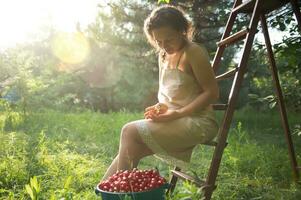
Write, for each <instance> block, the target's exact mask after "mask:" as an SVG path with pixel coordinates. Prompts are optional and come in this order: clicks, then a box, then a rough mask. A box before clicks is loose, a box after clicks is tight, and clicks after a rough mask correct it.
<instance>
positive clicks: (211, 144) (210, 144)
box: [204, 141, 217, 146]
mask: <svg viewBox="0 0 301 200" xmlns="http://www.w3.org/2000/svg"><path fill="white" fill-rule="evenodd" d="M204 145H208V146H217V142H216V141H210V142H207V143H204Z"/></svg>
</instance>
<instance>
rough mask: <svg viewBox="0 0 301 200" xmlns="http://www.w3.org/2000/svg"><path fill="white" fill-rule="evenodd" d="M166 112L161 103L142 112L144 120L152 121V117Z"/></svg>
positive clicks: (166, 108) (165, 106) (166, 107)
mask: <svg viewBox="0 0 301 200" xmlns="http://www.w3.org/2000/svg"><path fill="white" fill-rule="evenodd" d="M167 110H168V106H167V105H165V104H163V103H157V104H156V105H153V106H150V107H147V108H146V109H145V112H144V118H145V119H152V118H153V117H155V116H157V115H159V114H163V113H165V112H166V111H167Z"/></svg>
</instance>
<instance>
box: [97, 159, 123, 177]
mask: <svg viewBox="0 0 301 200" xmlns="http://www.w3.org/2000/svg"><path fill="white" fill-rule="evenodd" d="M118 157H119V156H118V155H117V156H116V157H115V158H114V160H113V161H112V163H111V165H110V166H109V167H108V169H107V171H106V173H105V174H104V176H103V177H102V179H101V181H104V180H106V179H108V178H109V177H110V176H112V175H113V174H114V173H115V172H116V171H117V164H118Z"/></svg>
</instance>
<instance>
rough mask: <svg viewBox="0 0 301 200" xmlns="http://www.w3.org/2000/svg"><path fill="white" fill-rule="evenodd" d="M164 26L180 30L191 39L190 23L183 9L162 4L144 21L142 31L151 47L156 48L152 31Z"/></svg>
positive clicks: (191, 28) (191, 29)
mask: <svg viewBox="0 0 301 200" xmlns="http://www.w3.org/2000/svg"><path fill="white" fill-rule="evenodd" d="M166 26H169V27H171V28H172V29H174V30H176V31H180V32H182V33H183V35H185V36H186V38H187V39H188V40H191V39H192V34H193V27H192V23H191V22H190V21H189V20H188V19H187V18H186V17H185V13H184V11H183V10H182V9H181V8H179V7H175V6H172V5H164V6H160V7H158V8H156V9H154V10H153V11H152V12H151V14H150V15H149V16H148V17H147V18H146V19H145V21H144V33H145V35H146V37H147V40H148V42H149V43H150V44H151V45H152V46H153V47H155V48H158V46H157V44H156V42H155V40H154V38H153V35H152V31H153V30H154V29H157V28H161V27H166Z"/></svg>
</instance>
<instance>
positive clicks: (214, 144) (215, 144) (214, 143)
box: [204, 141, 228, 147]
mask: <svg viewBox="0 0 301 200" xmlns="http://www.w3.org/2000/svg"><path fill="white" fill-rule="evenodd" d="M217 144H218V143H217V142H216V141H210V142H207V143H204V145H208V146H214V147H216V146H217ZM227 145H228V142H226V144H225V147H226V146H227Z"/></svg>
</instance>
